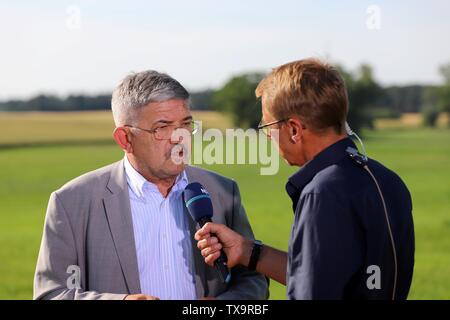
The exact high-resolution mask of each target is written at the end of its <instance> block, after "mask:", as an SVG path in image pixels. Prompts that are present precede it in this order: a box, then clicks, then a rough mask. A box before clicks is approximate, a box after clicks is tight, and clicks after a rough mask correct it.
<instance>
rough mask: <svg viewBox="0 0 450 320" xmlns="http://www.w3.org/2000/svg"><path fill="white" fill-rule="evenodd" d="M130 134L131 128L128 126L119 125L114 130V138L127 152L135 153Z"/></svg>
mask: <svg viewBox="0 0 450 320" xmlns="http://www.w3.org/2000/svg"><path fill="white" fill-rule="evenodd" d="M130 134H131V133H130V130H129V129H128V128H126V127H117V128H115V129H114V132H113V137H114V140H115V141H116V143H117V144H118V145H119V147H120V148H121V149H123V150H124V151H125V152H126V153H133V147H132V146H131V142H130V139H129V135H130Z"/></svg>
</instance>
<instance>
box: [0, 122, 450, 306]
mask: <svg viewBox="0 0 450 320" xmlns="http://www.w3.org/2000/svg"><path fill="white" fill-rule="evenodd" d="M54 116H55V117H56V118H57V119H58V120H57V121H56V120H55V118H53V117H52V116H51V115H48V114H47V115H42V114H38V115H34V116H33V115H29V114H19V115H17V114H15V115H7V114H1V113H0V124H2V123H5V124H6V123H7V124H8V125H9V126H10V130H8V129H7V130H6V131H4V132H6V136H5V135H2V137H3V138H2V140H0V145H1V146H2V147H1V148H0V168H1V170H0V181H1V183H0V299H30V298H31V295H32V282H33V273H34V268H35V263H36V257H37V253H38V249H39V243H40V238H41V232H42V227H43V221H44V214H45V210H46V206H47V201H48V197H49V195H50V193H51V192H52V191H53V190H55V189H57V188H59V187H60V186H61V185H62V184H64V183H65V182H67V181H68V180H70V179H72V178H74V177H76V176H78V175H80V174H82V173H84V172H86V171H89V170H93V169H96V168H98V167H101V166H103V165H106V164H109V163H111V162H114V161H116V160H118V159H120V158H121V157H122V155H123V154H122V152H121V151H120V150H119V148H118V147H116V146H115V145H114V144H113V143H109V142H108V141H111V140H109V134H110V132H111V130H112V123H111V122H108V121H111V118H109V115H108V118H106V116H105V114H103V115H99V114H95V116H93V114H83V115H77V114H73V115H72V116H70V114H65V115H64V114H59V115H54ZM36 117H37V118H36ZM199 117H200V118H201V114H199ZM207 117H210V121H216V123H217V125H216V124H214V125H211V127H213V126H218V125H219V124H221V125H223V124H224V123H226V122H225V120H220V121H219V120H217V119H215V118H214V116H213V115H211V114H208V116H207ZM33 119H34V120H35V121H33ZM36 119H38V120H36ZM106 119H109V120H106ZM214 119H215V120H214ZM13 120H14V121H13ZM52 120H53V121H52ZM205 120H206V121H207V119H205ZM66 121H67V122H66ZM43 123H44V124H43ZM52 138H54V139H52ZM53 141H56V142H58V143H55V144H53V143H52V142H53ZM66 141H71V143H68V144H67V143H65V142H66ZM365 141H366V149H367V151H368V153H369V155H370V156H371V157H373V158H375V159H377V160H379V161H381V162H383V163H384V164H385V165H386V166H388V167H389V168H391V169H393V170H395V171H396V172H397V173H398V174H399V175H400V176H401V177H402V178H403V179H404V181H405V182H406V184H407V185H408V187H409V189H410V191H411V193H412V197H413V204H414V212H413V213H414V220H415V231H416V265H415V272H414V278H413V285H412V288H411V292H410V296H409V298H410V299H450V130H446V129H423V128H412V129H411V128H408V129H401V128H394V129H385V130H382V131H368V132H366V134H365ZM31 142H33V143H38V145H37V146H27V145H30V144H31ZM25 146H27V147H25ZM207 168H208V169H210V170H215V171H217V172H219V173H221V174H224V175H226V176H228V177H232V178H234V179H235V180H236V181H237V182H238V183H239V186H240V189H241V194H242V199H243V204H244V205H245V207H246V210H247V213H248V216H249V218H250V221H251V223H252V226H253V229H254V232H255V234H256V236H257V238H260V239H262V240H263V241H264V242H266V243H268V244H271V245H273V246H276V247H279V248H281V249H286V247H287V242H288V237H289V231H290V224H291V222H292V220H293V214H292V209H291V203H290V199H289V198H288V196H287V195H286V194H285V191H284V184H285V181H286V179H287V178H288V177H289V175H290V174H292V173H293V172H294V171H295V170H296V168H292V167H288V166H287V165H285V164H284V163H282V166H281V168H280V172H279V173H278V175H276V176H261V175H259V167H258V166H256V165H255V166H250V165H214V166H208V167H207ZM284 290H285V288H284V287H283V286H281V285H278V284H277V283H274V282H272V284H271V298H272V299H284V297H285V293H284Z"/></svg>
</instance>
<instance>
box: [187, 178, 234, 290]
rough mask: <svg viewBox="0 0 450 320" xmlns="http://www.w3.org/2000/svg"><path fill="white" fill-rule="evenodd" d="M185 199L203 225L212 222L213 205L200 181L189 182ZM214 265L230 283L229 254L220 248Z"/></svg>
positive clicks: (197, 220) (224, 280) (193, 216)
mask: <svg viewBox="0 0 450 320" xmlns="http://www.w3.org/2000/svg"><path fill="white" fill-rule="evenodd" d="M183 200H184V203H185V205H186V208H187V210H188V211H189V214H190V215H191V216H192V218H193V219H194V220H195V221H196V222H198V224H199V225H200V227H203V226H204V225H205V224H206V223H207V222H212V220H211V217H212V216H213V206H212V202H211V198H210V197H209V194H208V192H207V191H206V189H205V188H204V187H203V186H202V185H201V184H200V183H198V182H193V183H189V184H188V185H187V186H186V188H185V189H184V191H183ZM214 266H215V268H216V270H217V272H218V274H219V277H220V279H221V281H222V282H223V283H229V282H230V280H231V273H230V270H228V266H227V256H226V255H225V253H224V252H223V251H222V250H220V257H219V258H218V259H217V260H216V261H215V262H214Z"/></svg>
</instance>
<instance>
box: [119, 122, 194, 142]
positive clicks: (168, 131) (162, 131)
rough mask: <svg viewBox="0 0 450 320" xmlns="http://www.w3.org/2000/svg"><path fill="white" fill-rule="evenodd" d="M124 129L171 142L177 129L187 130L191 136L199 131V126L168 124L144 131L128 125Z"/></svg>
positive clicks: (192, 123) (191, 123) (192, 124)
mask: <svg viewBox="0 0 450 320" xmlns="http://www.w3.org/2000/svg"><path fill="white" fill-rule="evenodd" d="M124 127H129V128H134V129H138V130H142V131H145V132H147V133H151V134H153V135H154V136H155V139H157V140H170V139H171V138H172V134H173V132H174V131H175V130H177V129H185V130H187V131H188V132H190V134H191V135H194V134H196V133H197V131H198V124H197V123H196V122H195V121H189V122H186V123H183V124H182V125H181V126H177V125H173V124H168V125H164V126H161V127H157V128H154V129H143V128H139V127H136V126H132V125H128V124H126V125H124Z"/></svg>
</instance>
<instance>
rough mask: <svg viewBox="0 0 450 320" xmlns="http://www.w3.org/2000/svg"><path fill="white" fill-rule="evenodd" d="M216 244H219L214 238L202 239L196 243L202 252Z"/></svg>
mask: <svg viewBox="0 0 450 320" xmlns="http://www.w3.org/2000/svg"><path fill="white" fill-rule="evenodd" d="M216 243H219V239H217V238H216V237H208V238H204V239H203V240H200V241H198V242H197V248H199V249H200V250H203V249H205V248H207V247H210V246H212V245H215V244H216Z"/></svg>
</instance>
